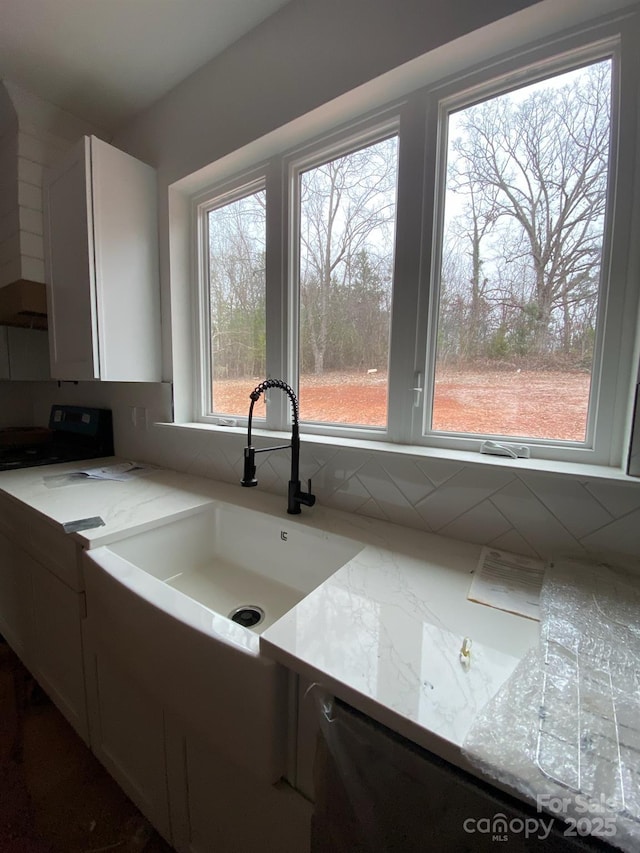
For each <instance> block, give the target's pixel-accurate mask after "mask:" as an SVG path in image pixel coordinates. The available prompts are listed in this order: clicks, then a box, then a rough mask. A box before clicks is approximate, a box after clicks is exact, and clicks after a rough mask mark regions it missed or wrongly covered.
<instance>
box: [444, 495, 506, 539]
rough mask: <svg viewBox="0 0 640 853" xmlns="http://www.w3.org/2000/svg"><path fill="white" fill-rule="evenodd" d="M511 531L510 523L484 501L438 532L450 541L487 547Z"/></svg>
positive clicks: (489, 502) (487, 501)
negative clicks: (460, 541)
mask: <svg viewBox="0 0 640 853" xmlns="http://www.w3.org/2000/svg"><path fill="white" fill-rule="evenodd" d="M511 529H512V526H511V522H509V521H507V519H506V518H505V517H504V515H503V514H502V513H501V512H500V510H499V509H498V508H497V507H496V506H494V504H492V503H491V501H490V500H484V501H482V502H481V503H479V504H478V505H477V506H474V507H472V508H471V509H470V510H468V511H467V512H465V513H463V514H462V515H460V516H458V518H456V519H454V521H452V522H450V523H449V524H446V525H445V526H444V527H442V528H441V529H440V531H439V532H440V533H441V534H442V535H443V536H450V537H451V538H452V539H470V540H471V541H472V542H478V543H479V544H481V545H487V544H488V543H489V542H491V541H492V540H494V539H496V538H497V537H499V536H504V535H505V534H506V533H508V532H509V531H510V530H511Z"/></svg>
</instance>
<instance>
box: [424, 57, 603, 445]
mask: <svg viewBox="0 0 640 853" xmlns="http://www.w3.org/2000/svg"><path fill="white" fill-rule="evenodd" d="M610 113H611V61H610V60H605V61H600V62H597V63H594V64H592V65H589V66H587V67H583V68H580V69H576V70H573V71H570V72H567V73H563V74H560V75H557V76H555V77H553V78H551V79H548V80H544V81H542V82H538V83H535V84H532V85H528V86H525V87H523V88H520V89H518V90H517V91H514V92H510V93H507V94H502V95H499V96H498V97H494V98H491V99H489V100H486V101H484V102H482V103H480V104H477V105H474V106H470V107H467V108H465V109H462V110H459V111H457V112H455V113H451V114H450V115H449V120H448V121H449V124H448V151H447V164H446V168H447V171H446V193H445V213H444V229H443V242H442V264H441V270H440V297H439V312H438V329H437V355H436V365H435V385H434V389H435V390H434V399H433V411H432V423H431V427H432V429H434V430H436V431H447V432H457V433H478V434H491V435H497V436H507V437H509V436H513V437H522V438H527V437H531V438H540V439H555V440H569V441H577V442H580V441H584V440H585V438H586V431H587V424H588V408H589V398H590V391H591V385H592V372H593V366H594V342H595V340H596V322H597V317H598V297H599V285H600V273H601V258H602V250H603V239H604V221H605V207H606V193H607V173H608V165H609V138H610Z"/></svg>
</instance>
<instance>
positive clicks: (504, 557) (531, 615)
mask: <svg viewBox="0 0 640 853" xmlns="http://www.w3.org/2000/svg"><path fill="white" fill-rule="evenodd" d="M544 570H545V563H544V562H543V561H542V560H532V559H531V558H530V557H523V556H522V555H521V554H510V553H508V552H507V551H498V550H497V549H496V548H483V549H482V551H481V552H480V559H479V561H478V566H477V568H476V570H475V572H474V575H473V579H472V581H471V586H470V587H469V592H468V594H467V598H468V599H469V601H476V602H478V604H486V605H488V606H489V607H495V608H496V609H498V610H506V611H507V612H509V613H516V614H517V615H519V616H526V617H527V618H528V619H537V620H538V621H539V620H540V606H539V599H540V590H541V589H542V580H543V578H544Z"/></svg>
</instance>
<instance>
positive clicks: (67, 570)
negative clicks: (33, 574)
mask: <svg viewBox="0 0 640 853" xmlns="http://www.w3.org/2000/svg"><path fill="white" fill-rule="evenodd" d="M24 547H25V549H26V550H27V551H29V553H30V554H31V555H32V556H33V557H35V558H36V560H39V561H40V562H41V563H42V565H43V566H46V568H47V569H49V570H50V571H52V572H53V574H54V575H56V576H57V577H58V578H60V580H61V581H64V583H66V584H67V586H69V587H71V589H74V590H76V591H82V590H83V589H84V584H83V582H82V573H81V571H80V566H79V560H78V554H77V548H78V545H77V543H76V542H75V541H74V540H73V539H71V538H70V537H69V536H68V535H67V534H66V533H63V532H62V531H61V530H58V529H57V528H55V527H52V526H51V525H50V524H47V522H46V521H41V520H40V519H38V518H34V519H32V518H28V519H27V537H26V540H25V541H24Z"/></svg>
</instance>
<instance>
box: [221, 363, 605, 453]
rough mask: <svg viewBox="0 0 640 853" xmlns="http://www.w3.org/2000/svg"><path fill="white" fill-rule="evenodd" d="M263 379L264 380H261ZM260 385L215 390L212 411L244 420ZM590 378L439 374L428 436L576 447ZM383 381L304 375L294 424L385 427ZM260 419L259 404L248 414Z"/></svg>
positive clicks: (237, 382)
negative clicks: (440, 433)
mask: <svg viewBox="0 0 640 853" xmlns="http://www.w3.org/2000/svg"><path fill="white" fill-rule="evenodd" d="M262 378H263V377H262ZM262 378H257V377H255V378H247V379H234V380H224V381H221V382H217V383H216V386H215V392H216V403H217V405H216V409H217V410H218V411H220V412H224V413H225V414H233V415H245V414H246V413H247V412H248V410H249V403H250V400H249V394H250V392H251V391H252V390H253V388H254V387H255V386H256V385H257V384H258V383H259V382H260V381H262ZM590 379H591V377H590V375H589V373H587V372H583V371H551V370H546V371H524V370H513V371H508V370H501V371H497V370H496V371H478V372H470V371H464V372H453V371H452V372H448V373H444V372H442V373H439V374H438V375H437V377H436V387H435V403H434V423H433V426H434V429H436V430H447V431H449V430H451V431H454V432H470V433H483V434H493V435H508V436H523V437H529V438H554V439H565V440H570V441H583V440H584V437H585V435H584V432H585V423H586V413H587V406H588V402H589V387H590ZM386 381H387V380H386V374H385V373H382V372H380V373H373V374H367V373H364V374H362V373H325V374H323V375H321V376H314V375H306V376H304V377H302V379H301V382H300V419H301V420H303V421H320V422H322V423H346V424H352V425H359V426H384V425H385V423H386V409H387V397H386ZM254 415H255V416H256V417H262V416H264V408H263V400H262V399H261V400H260V401H259V402H258V403H257V404H256V408H255V410H254Z"/></svg>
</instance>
